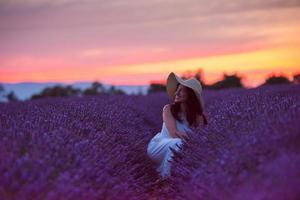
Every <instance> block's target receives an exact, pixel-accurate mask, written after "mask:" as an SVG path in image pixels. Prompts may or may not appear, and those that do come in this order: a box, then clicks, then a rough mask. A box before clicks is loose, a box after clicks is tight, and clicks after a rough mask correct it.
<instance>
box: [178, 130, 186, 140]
mask: <svg viewBox="0 0 300 200" xmlns="http://www.w3.org/2000/svg"><path fill="white" fill-rule="evenodd" d="M175 134H176V135H177V136H178V137H179V138H181V139H183V140H187V139H189V136H188V135H187V134H186V133H185V132H182V131H178V130H176V131H175Z"/></svg>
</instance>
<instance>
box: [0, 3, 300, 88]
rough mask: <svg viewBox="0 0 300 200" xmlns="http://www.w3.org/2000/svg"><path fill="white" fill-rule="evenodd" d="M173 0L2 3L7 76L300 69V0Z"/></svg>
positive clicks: (114, 79) (107, 79)
mask: <svg viewBox="0 0 300 200" xmlns="http://www.w3.org/2000/svg"><path fill="white" fill-rule="evenodd" d="M204 3H205V4H204ZM172 5H173V6H171V7H170V6H169V4H168V1H161V0H158V1H155V2H149V1H146V0H144V1H141V0H140V1H137V0H132V1H121V0H116V1H114V2H106V3H104V2H102V3H99V2H98V1H94V0H88V1H86V2H84V3H83V2H80V1H79V0H54V1H50V0H41V1H35V0H29V1H25V0H15V1H2V2H0V17H1V18H0V22H1V23H0V34H1V38H0V42H1V44H2V45H1V46H0V82H2V83H3V82H5V83H18V82H65V83H72V82H80V81H99V82H103V83H108V84H114V85H145V84H149V83H151V82H157V81H160V82H164V80H165V79H166V77H167V75H168V74H169V73H170V72H171V71H173V72H175V73H177V74H179V75H181V74H182V73H184V72H186V71H193V70H197V69H199V68H201V69H202V70H203V75H204V81H205V83H207V84H211V83H213V82H215V81H218V80H220V78H222V75H223V73H228V74H232V73H234V72H237V73H238V75H241V76H243V77H245V78H244V79H243V83H244V84H245V86H246V87H255V86H257V85H259V84H261V83H263V81H264V80H265V78H266V77H267V76H268V75H270V74H271V73H283V74H284V75H286V76H287V77H288V78H290V79H291V77H292V75H293V74H296V73H299V72H300V70H299V69H300V38H299V37H298V35H299V33H300V27H299V24H298V21H297V19H299V17H300V12H299V11H300V7H299V5H300V3H299V2H298V1H294V0H287V1H282V2H279V1H275V0H267V1H264V2H260V1H258V0H257V1H252V2H250V3H249V2H244V1H242V0H234V1H233V3H232V4H228V3H226V1H223V0H212V1H210V2H204V1H202V2H200V3H199V2H198V1H194V0H185V1H183V0H173V1H172ZM203 5H206V6H203ZM133 10H134V12H132V11H133ZM145 11H149V12H148V14H145ZM150 11H152V12H150Z"/></svg>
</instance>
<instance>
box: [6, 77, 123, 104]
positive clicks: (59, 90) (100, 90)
mask: <svg viewBox="0 0 300 200" xmlns="http://www.w3.org/2000/svg"><path fill="white" fill-rule="evenodd" d="M97 94H108V95H111V94H122V95H124V94H125V92H124V91H123V90H120V89H117V88H116V87H115V86H110V87H109V88H108V89H106V88H105V87H104V86H103V84H102V83H100V82H98V81H94V82H93V83H92V84H91V86H90V87H88V88H86V89H85V90H81V89H78V88H74V87H72V86H71V85H67V86H62V85H59V84H57V85H54V86H52V87H46V88H44V89H43V90H42V91H41V92H40V93H38V94H34V95H32V96H31V98H30V99H40V98H44V97H75V96H90V95H97ZM0 96H1V97H4V98H6V99H7V101H9V102H13V101H18V98H17V96H16V95H15V93H14V92H13V91H11V92H9V93H7V94H5V91H4V87H3V86H2V85H1V84H0Z"/></svg>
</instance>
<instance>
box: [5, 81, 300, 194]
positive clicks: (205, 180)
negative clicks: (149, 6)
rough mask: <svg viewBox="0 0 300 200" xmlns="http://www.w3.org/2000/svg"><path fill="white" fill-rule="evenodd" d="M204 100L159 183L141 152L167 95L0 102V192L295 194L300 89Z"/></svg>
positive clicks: (209, 94) (209, 95)
mask: <svg viewBox="0 0 300 200" xmlns="http://www.w3.org/2000/svg"><path fill="white" fill-rule="evenodd" d="M204 98H205V102H206V110H205V114H206V115H207V118H208V122H209V125H207V126H206V127H204V126H202V127H199V128H197V129H194V130H193V132H190V133H189V135H190V140H189V141H188V142H187V143H185V144H184V146H183V149H182V151H181V152H178V153H177V152H175V156H174V161H173V165H172V169H171V170H172V171H171V174H172V177H171V179H170V183H169V185H168V187H167V188H165V189H162V188H160V186H159V185H157V186H153V185H152V183H153V182H154V180H155V179H156V178H157V174H156V172H155V170H154V167H153V163H151V161H150V160H149V159H148V158H147V154H146V146H147V144H148V142H149V140H150V139H151V138H152V137H153V136H154V135H155V134H156V133H157V132H159V131H160V129H161V126H162V108H163V106H164V105H165V104H167V103H169V101H170V100H169V98H168V97H167V95H166V94H165V93H157V94H151V95H148V96H123V95H98V96H88V97H82V98H81V97H74V98H48V99H39V100H31V101H25V102H12V103H2V104H0V149H1V150H0V156H1V162H0V199H47V200H52V199H72V200H73V199H92V200H93V199H235V200H237V199H249V200H250V199H272V200H273V199H291V200H296V199H298V198H299V197H300V193H299V191H300V181H299V180H300V170H299V169H300V168H299V166H300V165H299V164H300V154H299V149H300V148H299V147H300V123H299V122H300V121H299V119H300V86H299V85H281V86H265V87H262V88H256V89H250V90H246V89H227V90H222V91H204Z"/></svg>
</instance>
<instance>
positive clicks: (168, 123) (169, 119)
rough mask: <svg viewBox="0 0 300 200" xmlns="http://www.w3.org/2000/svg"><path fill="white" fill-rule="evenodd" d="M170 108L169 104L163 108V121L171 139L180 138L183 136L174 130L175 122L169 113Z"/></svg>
mask: <svg viewBox="0 0 300 200" xmlns="http://www.w3.org/2000/svg"><path fill="white" fill-rule="evenodd" d="M170 108H171V106H170V105H169V104H167V105H165V106H164V108H163V121H164V122H165V124H166V127H167V129H168V131H169V133H170V135H171V137H172V138H182V137H183V134H182V133H180V132H179V131H178V130H177V128H176V121H175V118H174V117H173V115H172V113H171V109H170Z"/></svg>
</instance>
